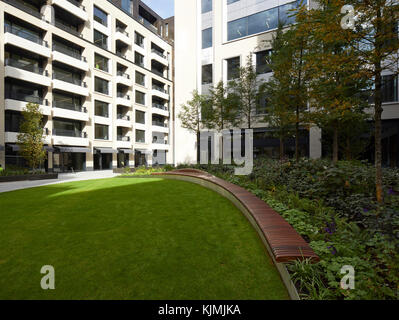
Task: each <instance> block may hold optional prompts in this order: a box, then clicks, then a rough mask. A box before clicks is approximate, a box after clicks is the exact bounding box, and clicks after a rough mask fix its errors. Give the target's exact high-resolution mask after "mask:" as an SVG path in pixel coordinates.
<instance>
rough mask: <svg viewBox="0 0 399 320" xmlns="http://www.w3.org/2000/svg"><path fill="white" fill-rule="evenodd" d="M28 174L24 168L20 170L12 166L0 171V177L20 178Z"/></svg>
mask: <svg viewBox="0 0 399 320" xmlns="http://www.w3.org/2000/svg"><path fill="white" fill-rule="evenodd" d="M29 173H30V172H29V170H28V169H26V168H20V167H17V166H12V165H7V168H6V169H3V170H0V176H21V175H25V174H29Z"/></svg>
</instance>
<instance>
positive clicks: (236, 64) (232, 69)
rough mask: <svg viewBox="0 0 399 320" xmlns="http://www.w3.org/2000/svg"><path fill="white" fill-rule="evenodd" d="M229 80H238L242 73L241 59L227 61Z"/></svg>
mask: <svg viewBox="0 0 399 320" xmlns="http://www.w3.org/2000/svg"><path fill="white" fill-rule="evenodd" d="M226 61H227V80H233V79H237V78H238V76H239V71H240V57H236V58H231V59H227V60H226Z"/></svg>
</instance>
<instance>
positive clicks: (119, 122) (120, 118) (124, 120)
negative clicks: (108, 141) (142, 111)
mask: <svg viewBox="0 0 399 320" xmlns="http://www.w3.org/2000/svg"><path fill="white" fill-rule="evenodd" d="M115 124H116V126H117V127H125V128H131V127H132V122H131V121H130V117H129V116H127V115H122V114H118V115H117V117H116V122H115Z"/></svg>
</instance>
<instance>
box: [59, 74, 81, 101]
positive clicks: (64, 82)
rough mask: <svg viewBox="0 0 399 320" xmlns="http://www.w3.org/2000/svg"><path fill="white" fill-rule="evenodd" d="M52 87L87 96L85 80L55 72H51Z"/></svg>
mask: <svg viewBox="0 0 399 320" xmlns="http://www.w3.org/2000/svg"><path fill="white" fill-rule="evenodd" d="M53 89H58V90H61V91H67V92H70V93H75V94H79V95H81V96H85V97H87V96H89V90H88V89H87V85H86V82H83V81H81V80H76V79H71V78H70V77H63V76H58V75H57V74H53Z"/></svg>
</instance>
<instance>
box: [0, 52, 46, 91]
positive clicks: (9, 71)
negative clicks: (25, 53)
mask: <svg viewBox="0 0 399 320" xmlns="http://www.w3.org/2000/svg"><path fill="white" fill-rule="evenodd" d="M5 76H6V77H10V78H14V79H19V80H23V81H27V82H31V83H35V84H40V85H42V86H45V87H48V86H50V85H51V79H50V78H49V76H48V72H47V70H44V69H43V68H40V67H38V66H37V65H34V64H24V63H22V62H20V61H18V60H14V59H6V61H5Z"/></svg>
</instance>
